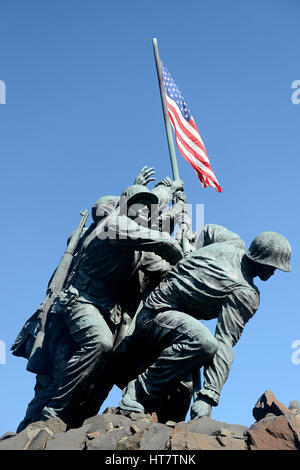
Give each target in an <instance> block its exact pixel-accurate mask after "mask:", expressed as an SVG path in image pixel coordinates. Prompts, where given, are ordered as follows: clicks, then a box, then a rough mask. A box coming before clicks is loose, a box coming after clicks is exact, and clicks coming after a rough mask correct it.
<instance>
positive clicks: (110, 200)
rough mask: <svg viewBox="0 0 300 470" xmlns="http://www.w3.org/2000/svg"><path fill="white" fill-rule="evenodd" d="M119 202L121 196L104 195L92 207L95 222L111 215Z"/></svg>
mask: <svg viewBox="0 0 300 470" xmlns="http://www.w3.org/2000/svg"><path fill="white" fill-rule="evenodd" d="M118 202H119V196H102V197H100V198H99V199H98V200H97V201H96V202H95V204H94V205H93V207H92V218H93V221H94V222H95V223H98V222H100V220H101V219H102V218H103V217H106V216H107V215H109V214H110V213H111V212H112V211H113V209H115V208H116V207H117V205H118Z"/></svg>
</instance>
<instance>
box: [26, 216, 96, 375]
mask: <svg viewBox="0 0 300 470" xmlns="http://www.w3.org/2000/svg"><path fill="white" fill-rule="evenodd" d="M80 215H81V216H82V218H81V220H80V222H79V225H78V227H77V228H76V229H75V230H74V232H73V233H72V235H71V238H70V240H69V243H68V246H67V248H66V251H65V252H64V254H63V256H62V258H61V260H60V263H59V265H58V267H57V268H56V270H55V272H54V274H53V276H52V278H51V279H50V282H49V285H48V289H47V293H46V297H45V299H44V301H43V303H42V304H41V306H40V307H39V309H38V315H37V318H36V322H37V325H38V333H37V335H36V337H35V340H34V343H33V346H32V349H31V353H30V356H29V359H28V363H27V370H28V371H30V372H33V373H38V374H46V373H47V372H48V361H47V350H46V348H45V347H43V346H44V337H45V326H46V321H47V316H48V313H49V311H50V309H51V307H52V304H53V300H54V299H55V297H56V296H57V295H58V294H59V293H60V292H61V291H62V289H63V287H64V284H65V281H66V279H67V276H68V273H69V271H70V267H71V264H72V261H73V257H74V254H75V251H76V248H77V245H78V242H79V240H80V238H81V236H82V234H83V229H84V226H85V223H86V221H87V218H88V215H89V213H88V210H87V209H86V210H85V211H83V212H80Z"/></svg>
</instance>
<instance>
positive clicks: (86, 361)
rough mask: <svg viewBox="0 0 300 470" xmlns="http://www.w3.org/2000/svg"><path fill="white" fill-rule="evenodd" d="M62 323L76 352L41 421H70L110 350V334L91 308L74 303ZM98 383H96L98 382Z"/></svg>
mask: <svg viewBox="0 0 300 470" xmlns="http://www.w3.org/2000/svg"><path fill="white" fill-rule="evenodd" d="M65 322H66V324H67V326H68V329H69V332H70V334H71V336H72V338H73V340H74V341H75V342H76V343H77V345H78V346H77V349H76V351H75V353H74V354H73V355H72V356H71V358H70V359H69V361H68V362H67V364H66V367H65V368H64V370H63V371H62V374H61V379H60V382H59V386H58V389H57V392H56V394H55V396H54V397H53V398H52V400H51V401H50V402H49V403H48V405H47V406H46V407H45V408H44V409H43V413H42V419H49V418H51V417H59V418H61V419H62V420H63V421H65V422H67V423H68V421H69V418H70V414H71V412H72V411H74V410H75V411H76V406H82V405H83V404H84V403H85V392H88V390H89V385H90V380H91V377H95V371H96V370H97V373H99V372H100V371H101V368H102V366H103V365H104V363H105V362H106V360H107V358H108V357H109V355H110V353H111V351H112V348H113V334H112V331H111V330H110V328H109V326H108V325H107V322H106V321H105V319H104V318H103V316H102V314H101V313H100V311H99V310H98V309H97V308H96V307H95V306H93V305H91V304H85V303H81V302H78V301H77V302H75V304H74V305H73V306H72V309H71V311H66V313H65ZM98 380H99V379H98Z"/></svg>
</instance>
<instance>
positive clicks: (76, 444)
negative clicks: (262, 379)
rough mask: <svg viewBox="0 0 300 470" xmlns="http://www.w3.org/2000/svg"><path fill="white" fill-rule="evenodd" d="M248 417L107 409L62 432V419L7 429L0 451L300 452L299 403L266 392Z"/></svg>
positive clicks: (63, 429)
mask: <svg viewBox="0 0 300 470" xmlns="http://www.w3.org/2000/svg"><path fill="white" fill-rule="evenodd" d="M253 417H254V419H255V422H254V423H253V424H252V425H251V426H250V427H247V426H242V425H236V424H228V423H223V422H220V421H215V420H213V419H210V418H207V417H203V418H200V419H197V420H193V421H187V422H180V423H175V422H173V421H168V422H167V423H164V424H163V423H159V422H158V421H157V416H156V414H155V413H153V414H152V415H150V414H139V413H130V414H129V415H128V416H123V415H120V414H115V408H108V409H107V410H105V412H104V413H103V414H101V415H97V416H94V417H92V418H89V419H87V420H86V421H85V422H84V423H83V425H82V426H81V427H80V428H77V429H69V430H66V425H65V423H63V421H61V420H60V419H58V418H53V419H50V420H48V421H38V422H35V423H32V424H30V425H29V426H27V428H26V429H24V430H23V431H22V432H20V433H19V434H16V433H13V432H7V433H6V434H4V435H3V436H2V437H0V450H55V451H56V450H85V451H86V450H88V451H90V450H107V451H109V450H110V451H112V450H113V451H119V450H120V451H121V450H127V451H135V450H137V451H138V450H155V451H157V450H159V451H167V450H168V451H189V450H239V451H243V450H248V451H253V450H300V403H298V402H297V401H292V402H290V404H289V407H288V408H287V407H286V406H285V405H284V404H282V403H280V402H279V401H278V400H277V399H276V397H275V396H274V394H273V393H272V392H271V391H269V390H267V391H266V392H265V393H264V394H263V395H262V396H261V397H260V398H259V399H258V401H257V403H256V405H255V406H254V408H253ZM118 455H119V454H118Z"/></svg>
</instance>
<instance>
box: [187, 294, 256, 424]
mask: <svg viewBox="0 0 300 470" xmlns="http://www.w3.org/2000/svg"><path fill="white" fill-rule="evenodd" d="M258 306H259V294H258V292H256V291H255V290H254V289H247V288H243V289H237V290H236V291H234V292H233V293H232V294H231V295H229V296H228V298H227V301H226V303H225V304H224V305H223V307H222V312H221V313H220V315H219V318H218V323H217V326H216V332H215V338H216V339H217V341H218V350H217V352H216V354H215V356H214V357H213V359H212V361H211V362H210V363H209V364H208V365H207V366H206V367H205V368H204V381H203V388H202V389H201V390H200V391H199V392H198V398H197V399H196V401H195V402H194V404H193V406H192V410H191V416H192V419H194V418H198V417H200V416H203V415H201V414H200V413H201V412H203V413H204V411H203V410H204V409H205V410H206V412H205V413H204V414H206V415H207V416H208V415H209V414H208V410H209V407H210V408H211V406H217V405H218V403H219V397H220V393H221V389H222V387H223V385H224V383H225V382H226V380H227V378H228V375H229V371H230V368H231V365H232V360H233V351H232V348H233V346H234V345H235V344H236V343H237V341H238V340H239V338H240V336H241V334H242V332H243V329H244V327H245V324H246V323H247V322H248V320H249V319H250V318H251V317H252V316H253V315H254V313H255V312H256V310H257V309H258ZM202 401H204V402H205V403H206V405H203V403H202Z"/></svg>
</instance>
